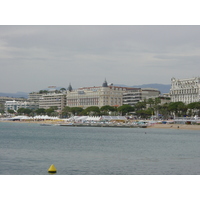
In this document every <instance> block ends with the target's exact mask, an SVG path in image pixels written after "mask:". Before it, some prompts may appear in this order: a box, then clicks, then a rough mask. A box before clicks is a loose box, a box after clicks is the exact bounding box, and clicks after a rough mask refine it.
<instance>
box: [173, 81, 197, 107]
mask: <svg viewBox="0 0 200 200" xmlns="http://www.w3.org/2000/svg"><path fill="white" fill-rule="evenodd" d="M170 96H171V101H172V102H178V101H182V102H183V103H185V104H189V103H192V102H198V101H200V78H199V77H195V78H188V79H176V78H172V79H171V89H170Z"/></svg>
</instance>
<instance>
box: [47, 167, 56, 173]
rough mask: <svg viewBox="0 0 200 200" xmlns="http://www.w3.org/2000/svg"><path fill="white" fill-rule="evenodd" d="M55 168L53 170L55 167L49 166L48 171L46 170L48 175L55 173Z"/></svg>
mask: <svg viewBox="0 0 200 200" xmlns="http://www.w3.org/2000/svg"><path fill="white" fill-rule="evenodd" d="M56 171H57V170H56V168H55V166H54V165H51V166H50V167H49V169H48V172H49V173H56Z"/></svg>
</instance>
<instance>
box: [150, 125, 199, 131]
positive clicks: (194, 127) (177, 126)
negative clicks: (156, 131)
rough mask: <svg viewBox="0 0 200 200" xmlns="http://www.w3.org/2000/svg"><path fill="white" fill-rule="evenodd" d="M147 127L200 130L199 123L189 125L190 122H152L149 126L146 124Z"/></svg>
mask: <svg viewBox="0 0 200 200" xmlns="http://www.w3.org/2000/svg"><path fill="white" fill-rule="evenodd" d="M147 128H161V129H181V130H200V125H191V124H152V125H151V126H148V127H147Z"/></svg>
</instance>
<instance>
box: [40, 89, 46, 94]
mask: <svg viewBox="0 0 200 200" xmlns="http://www.w3.org/2000/svg"><path fill="white" fill-rule="evenodd" d="M47 93H48V90H40V91H39V94H47Z"/></svg>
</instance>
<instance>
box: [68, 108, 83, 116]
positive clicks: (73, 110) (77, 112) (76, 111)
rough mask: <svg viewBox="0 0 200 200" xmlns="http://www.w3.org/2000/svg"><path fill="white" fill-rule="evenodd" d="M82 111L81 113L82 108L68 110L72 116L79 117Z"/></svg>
mask: <svg viewBox="0 0 200 200" xmlns="http://www.w3.org/2000/svg"><path fill="white" fill-rule="evenodd" d="M82 111H83V108H81V107H71V108H70V112H71V113H72V114H73V115H80V114H81V112H82Z"/></svg>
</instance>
